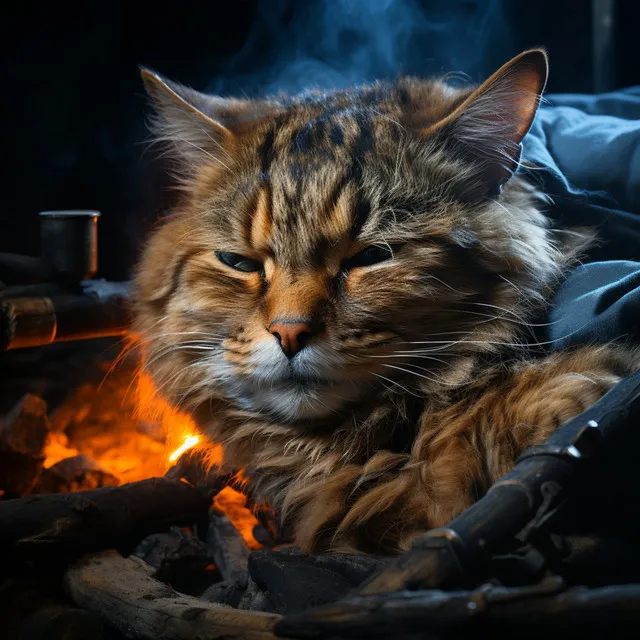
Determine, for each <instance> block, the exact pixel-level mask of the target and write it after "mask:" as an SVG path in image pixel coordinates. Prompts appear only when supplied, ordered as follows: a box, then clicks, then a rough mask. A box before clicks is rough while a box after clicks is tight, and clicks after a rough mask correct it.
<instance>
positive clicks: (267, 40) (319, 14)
mask: <svg viewBox="0 0 640 640" xmlns="http://www.w3.org/2000/svg"><path fill="white" fill-rule="evenodd" d="M503 3H504V0H258V9H257V16H256V20H255V23H254V26H253V29H252V31H251V33H250V36H249V38H248V39H247V41H246V43H245V45H244V47H243V48H242V49H241V51H240V52H239V53H238V54H237V55H236V56H235V57H234V58H233V59H231V60H230V61H228V63H227V64H226V65H223V66H222V67H221V69H220V73H219V75H218V77H217V78H216V79H215V80H214V81H212V82H211V83H210V84H209V85H208V86H207V87H206V90H207V91H208V92H210V93H217V94H223V95H231V94H235V95H241V94H245V95H248V96H255V95H270V94H274V93H278V92H282V91H283V92H287V93H294V92H295V93H297V92H300V91H303V90H306V89H310V88H319V89H327V88H342V87H345V86H349V85H352V84H355V83H360V82H367V81H371V80H375V79H390V78H394V77H397V76H398V75H401V74H411V75H416V76H421V77H425V76H429V75H433V74H441V73H445V72H450V71H460V72H464V73H466V74H468V75H469V76H470V77H471V79H473V80H479V79H480V78H481V77H482V76H485V75H487V74H488V73H490V72H491V71H493V70H494V68H497V67H498V66H499V65H500V64H501V63H502V62H504V61H506V60H507V59H508V58H509V57H510V56H511V55H513V54H514V53H515V51H514V50H513V38H512V37H511V32H510V29H509V26H508V20H507V17H506V11H505V7H503Z"/></svg>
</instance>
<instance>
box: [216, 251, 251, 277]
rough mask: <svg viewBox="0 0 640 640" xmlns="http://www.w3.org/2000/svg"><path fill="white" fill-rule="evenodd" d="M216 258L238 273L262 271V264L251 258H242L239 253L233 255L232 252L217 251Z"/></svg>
mask: <svg viewBox="0 0 640 640" xmlns="http://www.w3.org/2000/svg"><path fill="white" fill-rule="evenodd" d="M215 253H216V257H217V258H218V260H220V262H222V263H223V264H226V265H227V266H228V267H231V268H232V269H237V270H238V271H245V272H247V273H249V272H251V271H262V263H261V262H258V261H257V260H252V259H251V258H246V257H245V256H241V255H240V254H239V253H231V252H230V251H216V252H215Z"/></svg>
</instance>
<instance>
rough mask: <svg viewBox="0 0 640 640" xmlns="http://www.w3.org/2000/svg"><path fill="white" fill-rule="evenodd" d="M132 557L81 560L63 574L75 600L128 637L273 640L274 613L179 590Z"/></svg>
mask: <svg viewBox="0 0 640 640" xmlns="http://www.w3.org/2000/svg"><path fill="white" fill-rule="evenodd" d="M152 571H153V568H151V567H149V566H148V565H146V563H144V562H143V561H142V560H140V559H138V558H134V557H130V558H123V557H122V556H121V555H120V554H118V553H117V552H115V551H104V552H101V553H97V554H94V555H91V556H87V557H85V558H83V559H82V560H80V561H79V562H78V563H77V564H75V565H74V566H72V567H70V568H69V569H68V570H67V572H66V574H65V578H64V582H65V587H66V590H67V592H68V594H69V595H70V597H71V599H72V600H73V602H74V603H75V604H76V605H77V606H79V607H82V608H84V609H86V610H88V611H90V612H92V613H95V614H97V615H99V616H100V617H101V618H102V619H104V620H105V621H106V622H108V623H110V624H111V625H112V626H113V627H115V628H116V629H118V630H119V631H120V632H121V633H122V634H123V635H125V636H126V637H128V638H141V639H148V640H169V639H171V640H193V639H194V638H207V639H211V640H213V639H215V638H225V639H228V640H232V639H234V638H236V639H238V640H273V639H274V638H275V636H274V635H273V632H272V629H273V626H274V624H275V623H276V622H277V620H278V619H279V618H280V616H278V615H274V614H269V613H261V612H257V611H240V610H236V609H232V608H230V607H226V606H224V605H216V604H211V603H208V602H205V601H203V600H199V599H197V598H194V597H192V596H185V595H182V594H179V593H177V592H176V591H174V590H173V589H171V588H170V587H168V586H167V585H166V584H163V583H162V582H159V581H158V580H155V579H154V578H152V577H151V576H150V573H151V572H152Z"/></svg>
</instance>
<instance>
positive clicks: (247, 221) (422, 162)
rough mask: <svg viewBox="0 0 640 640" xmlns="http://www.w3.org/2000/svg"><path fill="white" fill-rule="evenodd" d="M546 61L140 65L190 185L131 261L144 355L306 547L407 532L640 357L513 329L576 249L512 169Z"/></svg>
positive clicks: (446, 512) (357, 544)
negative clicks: (281, 334) (176, 78)
mask: <svg viewBox="0 0 640 640" xmlns="http://www.w3.org/2000/svg"><path fill="white" fill-rule="evenodd" d="M546 71H547V63H546V56H545V54H544V53H543V52H541V51H530V52H525V53H524V54H521V55H520V56H518V57H517V58H515V59H514V60H512V61H511V62H509V63H507V65H505V66H504V67H503V68H501V69H500V70H499V71H498V72H496V74H494V75H493V76H492V77H491V78H489V80H487V82H485V83H484V84H483V85H481V86H480V87H479V88H468V89H463V90H454V89H452V88H451V87H449V86H448V85H447V84H446V83H445V82H444V81H440V80H428V81H422V80H416V79H408V78H405V79H400V80H399V81H397V82H396V83H394V84H389V85H387V84H375V85H372V86H365V87H361V88H357V89H354V90H352V91H344V92H335V93H328V94H320V93H310V94H308V95H304V96H299V97H295V98H278V99H273V100H264V101H250V100H227V99H222V98H215V97H209V96H204V95H202V94H199V93H197V92H195V91H193V90H190V89H187V88H185V87H182V86H180V85H177V84H175V83H171V82H169V81H167V80H164V79H162V78H161V77H159V76H158V75H157V74H154V73H152V72H149V71H144V72H143V77H144V79H145V83H146V85H147V88H148V90H149V92H150V94H151V95H152V96H153V98H154V102H155V107H156V118H155V121H154V128H155V132H156V135H157V138H158V139H159V140H161V141H164V142H166V143H167V145H168V146H167V149H168V152H169V153H170V155H171V156H172V157H173V158H175V160H176V168H177V171H178V173H179V178H180V181H181V185H182V188H183V191H184V194H183V198H182V200H181V203H180V205H179V206H178V208H177V209H176V211H175V213H174V215H173V216H172V217H170V219H169V220H168V221H166V222H165V223H164V224H163V225H161V226H160V227H159V228H158V229H157V230H155V231H154V233H153V234H152V235H151V237H150V240H149V242H148V245H147V247H146V249H145V251H144V253H143V255H142V258H141V261H140V264H139V267H138V270H137V275H136V290H137V295H136V331H137V333H138V335H139V337H140V341H141V344H142V347H143V349H144V367H145V370H146V371H147V372H148V373H149V374H150V375H151V376H152V377H153V379H154V381H155V384H156V386H157V388H158V390H159V391H160V393H161V394H163V396H164V397H166V398H168V399H169V400H170V401H171V402H172V403H174V404H175V405H177V406H180V407H182V408H184V409H187V410H188V411H190V412H191V413H192V414H193V415H194V417H195V418H196V420H197V422H198V424H199V428H200V429H201V431H202V433H203V434H205V435H206V436H207V438H208V439H209V440H210V442H212V443H221V444H222V445H223V448H224V465H225V466H227V467H229V468H233V469H240V468H241V469H243V470H244V473H245V476H246V477H248V478H249V481H250V485H251V490H252V491H253V493H254V494H255V495H256V496H257V498H258V499H259V500H262V501H265V502H267V503H269V504H271V505H273V506H274V507H275V509H276V511H277V512H278V513H279V514H280V515H281V516H282V518H283V521H284V522H285V524H286V525H287V526H288V527H289V530H290V531H291V532H292V535H293V537H294V540H295V542H296V543H297V544H298V545H300V546H301V547H303V548H304V549H307V550H316V551H318V550H328V549H333V550H346V549H351V550H353V549H358V550H361V551H364V552H377V553H379V552H396V551H398V550H400V549H404V548H406V547H407V546H408V545H409V544H410V542H411V540H412V539H413V538H414V537H415V536H416V535H418V534H419V533H420V532H422V531H424V530H425V529H428V528H430V527H434V526H440V525H444V524H446V522H447V521H448V520H450V519H451V518H452V517H453V516H455V515H456V514H458V513H460V512H461V511H462V510H463V509H464V508H466V507H467V506H469V504H471V503H472V502H473V501H474V500H476V499H477V498H478V497H479V496H480V495H482V493H483V492H485V491H486V490H487V488H488V487H489V486H490V485H491V483H492V482H494V481H495V480H496V479H497V478H498V477H500V476H501V475H502V474H504V473H505V472H506V471H508V470H509V469H510V467H511V466H512V465H513V462H514V459H515V458H516V457H517V455H518V454H519V453H520V452H521V451H522V450H523V449H524V448H526V447H528V446H530V445H532V444H534V443H536V442H539V441H541V440H543V439H544V438H546V437H547V436H548V435H549V434H550V433H551V431H552V430H553V429H555V428H557V427H558V426H559V425H560V424H562V423H563V422H565V421H566V420H567V419H569V418H571V417H572V416H573V415H575V414H576V413H578V412H580V411H582V410H583V409H585V408H586V407H587V406H589V405H590V404H591V403H592V402H594V401H595V400H596V399H597V398H598V397H599V396H601V395H602V394H603V393H605V392H606V391H607V390H608V389H609V388H610V387H611V386H612V385H613V384H615V383H616V382H617V381H618V380H619V379H620V377H621V376H624V375H627V374H628V373H630V372H631V371H632V370H634V369H635V368H636V367H637V361H638V359H637V357H636V356H634V354H633V353H631V352H630V351H629V350H625V349H623V348H620V347H611V346H587V347H583V348H579V349H575V350H572V351H567V352H560V353H555V354H553V355H549V354H545V353H544V350H543V349H542V348H541V347H540V345H538V344H537V343H536V341H535V339H534V338H533V337H532V334H531V326H530V323H531V321H532V320H531V319H532V318H533V317H534V315H535V314H536V313H537V312H539V311H541V310H542V309H543V307H544V305H545V304H546V303H547V301H548V300H549V296H550V295H551V293H552V291H553V290H554V288H555V287H556V286H557V284H558V282H559V281H560V279H561V278H562V276H563V274H564V273H566V271H567V269H568V268H569V266H570V264H571V260H572V257H571V256H572V255H574V253H575V252H574V250H573V249H569V245H568V244H566V243H565V244H563V242H562V241H561V240H560V236H559V234H557V233H555V232H554V231H553V230H551V229H549V227H548V223H547V219H546V218H545V216H544V214H543V212H542V211H543V208H544V197H543V196H542V194H539V193H537V191H536V189H535V188H534V186H533V185H532V184H530V183H528V182H527V181H526V180H525V179H524V178H522V177H521V176H520V174H519V173H517V172H516V170H517V168H518V165H519V159H520V158H519V152H520V142H521V140H522V137H523V136H524V135H525V134H526V132H527V130H528V129H529V126H530V124H531V121H532V119H533V117H534V114H535V111H536V108H537V104H538V100H539V97H540V94H541V93H542V90H543V88H544V84H545V81H546ZM514 173H515V175H513V174H514ZM575 237H579V234H575ZM565 240H566V236H565ZM573 244H575V243H573ZM371 246H378V247H381V248H382V249H383V250H385V249H386V251H387V259H384V260H381V261H378V262H375V263H373V264H368V265H364V266H354V267H351V268H350V267H349V265H350V264H351V262H350V261H352V259H353V257H354V256H356V255H357V254H358V253H359V252H360V251H362V250H364V249H366V248H367V247H371ZM216 251H218V252H219V251H224V252H233V253H236V254H240V255H242V256H246V257H247V258H248V259H250V260H252V261H254V263H255V264H257V265H259V268H258V269H257V270H256V271H253V272H243V271H238V270H236V269H234V268H232V267H230V266H228V265H227V264H225V263H224V262H222V261H221V260H220V259H219V258H218V257H217V254H216V253H215V252H216ZM283 319H284V320H285V321H294V320H295V321H298V320H300V319H302V320H304V322H306V323H307V324H308V326H309V327H310V328H311V332H312V335H311V337H310V339H309V340H308V342H307V344H306V346H305V347H304V348H303V349H302V350H301V351H299V353H297V354H296V355H295V356H294V357H293V358H288V357H287V356H286V355H285V354H284V352H283V351H282V349H281V348H280V346H279V343H278V340H277V337H274V335H272V334H271V333H270V332H269V327H270V326H271V325H272V323H273V322H274V321H281V320H283Z"/></svg>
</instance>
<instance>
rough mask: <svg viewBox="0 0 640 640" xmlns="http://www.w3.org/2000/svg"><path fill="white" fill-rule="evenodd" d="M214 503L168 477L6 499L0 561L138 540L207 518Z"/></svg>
mask: <svg viewBox="0 0 640 640" xmlns="http://www.w3.org/2000/svg"><path fill="white" fill-rule="evenodd" d="M209 505H210V496H209V495H207V494H206V493H203V492H201V491H199V490H198V489H196V488H194V487H191V486H190V485H188V484H187V483H185V482H180V481H177V482H176V481H172V480H168V479H166V478H150V479H148V480H142V481H140V482H132V483H129V484H125V485H122V486H119V487H105V488H102V489H94V490H92V491H80V492H77V493H67V494H49V495H34V496H30V497H26V498H19V499H16V500H6V501H2V502H0V560H2V558H3V557H5V558H7V559H8V558H11V559H12V560H24V559H36V558H38V557H41V556H43V555H45V554H49V555H50V557H55V558H60V557H65V558H68V557H69V556H71V557H78V556H79V555H81V554H83V553H86V552H87V551H89V550H96V549H107V548H112V547H117V546H120V545H134V544H136V543H137V542H138V541H139V540H140V539H142V538H143V537H144V536H146V535H149V534H150V533H154V532H156V531H163V530H165V529H167V528H168V527H169V526H170V525H173V524H175V525H183V524H192V523H193V522H196V521H198V520H200V521H202V520H204V519H206V516H207V513H208V509H209ZM52 554H53V555H52Z"/></svg>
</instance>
